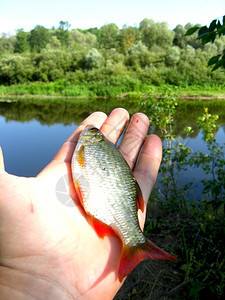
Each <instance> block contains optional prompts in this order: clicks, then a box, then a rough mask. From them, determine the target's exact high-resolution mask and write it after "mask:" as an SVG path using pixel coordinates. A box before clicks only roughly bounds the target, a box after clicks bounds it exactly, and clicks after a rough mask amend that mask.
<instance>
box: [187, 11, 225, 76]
mask: <svg viewBox="0 0 225 300" xmlns="http://www.w3.org/2000/svg"><path fill="white" fill-rule="evenodd" d="M196 31H198V39H199V40H201V41H202V44H203V45H204V44H207V43H209V42H211V43H214V42H215V40H216V37H221V36H224V35H225V16H223V21H222V24H221V22H220V20H219V19H215V20H213V21H212V22H211V23H210V25H209V26H208V27H207V26H202V27H201V26H194V27H191V28H190V29H188V30H187V32H186V34H185V35H186V36H188V35H192V34H193V33H195V32H196ZM224 51H225V48H224ZM224 51H223V52H224ZM208 65H209V66H211V65H214V67H213V69H212V70H213V71H215V70H216V69H218V68H220V67H225V53H223V54H218V55H216V56H213V57H212V58H211V59H210V60H209V62H208Z"/></svg>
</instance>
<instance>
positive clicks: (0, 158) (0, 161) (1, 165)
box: [0, 147, 5, 172]
mask: <svg viewBox="0 0 225 300" xmlns="http://www.w3.org/2000/svg"><path fill="white" fill-rule="evenodd" d="M2 171H5V165H4V158H3V153H2V148H1V147H0V172H2Z"/></svg>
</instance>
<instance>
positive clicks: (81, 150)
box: [77, 145, 84, 168]
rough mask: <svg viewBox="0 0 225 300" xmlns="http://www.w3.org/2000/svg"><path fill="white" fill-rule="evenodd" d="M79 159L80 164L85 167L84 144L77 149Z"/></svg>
mask: <svg viewBox="0 0 225 300" xmlns="http://www.w3.org/2000/svg"><path fill="white" fill-rule="evenodd" d="M77 161H78V163H79V165H80V166H81V167H82V168H83V167H84V146H83V145H82V146H81V147H80V149H79V150H78V151H77Z"/></svg>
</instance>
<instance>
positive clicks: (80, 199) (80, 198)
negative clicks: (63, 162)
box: [74, 179, 83, 206]
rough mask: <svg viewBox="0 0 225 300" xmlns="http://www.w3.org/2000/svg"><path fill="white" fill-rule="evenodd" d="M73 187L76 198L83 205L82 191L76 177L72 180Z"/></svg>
mask: <svg viewBox="0 0 225 300" xmlns="http://www.w3.org/2000/svg"><path fill="white" fill-rule="evenodd" d="M74 187H75V192H76V195H77V198H78V199H79V201H80V204H81V205H82V206H83V195H82V191H81V188H80V185H79V182H78V180H76V179H75V180H74Z"/></svg>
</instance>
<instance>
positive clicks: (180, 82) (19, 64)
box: [0, 18, 225, 98]
mask: <svg viewBox="0 0 225 300" xmlns="http://www.w3.org/2000/svg"><path fill="white" fill-rule="evenodd" d="M192 26H193V25H192V24H190V23H188V24H186V25H185V26H182V25H179V24H178V25H177V26H176V27H175V28H174V29H173V30H171V29H169V28H168V26H167V23H165V22H160V23H159V22H154V21H153V20H150V19H147V18H146V19H144V20H143V21H141V22H140V24H139V26H137V27H132V26H126V25H124V26H123V28H118V26H117V25H116V24H113V23H110V24H107V25H104V26H102V27H101V28H90V29H87V30H81V29H70V24H69V23H68V22H64V21H60V23H59V27H58V28H54V27H53V28H51V29H47V28H45V27H43V26H41V25H37V26H36V27H35V28H34V29H32V30H31V31H29V32H25V31H24V30H23V29H22V28H21V29H18V30H17V31H16V34H15V35H8V34H4V33H2V34H1V35H0V97H1V96H7V95H50V96H66V97H68V96H73V97H96V96H103V97H124V96H126V95H128V96H131V97H140V96H141V95H142V93H146V92H148V93H149V92H150V93H152V94H153V95H157V94H160V93H161V92H162V90H163V89H164V87H165V86H167V87H168V86H169V87H170V89H172V90H174V91H176V92H177V94H178V97H181V98H182V97H184V98H186V97H214V98H223V97H224V95H225V72H224V70H223V68H220V69H218V70H216V71H213V72H212V67H209V66H208V62H209V60H210V58H212V57H214V56H216V55H217V56H218V53H222V52H223V49H224V48H225V36H223V35H222V36H220V37H219V36H218V37H216V39H215V41H214V42H213V43H211V42H210V43H206V44H202V42H201V41H200V40H198V39H197V37H198V34H197V32H195V33H194V34H192V35H191V36H190V35H189V36H185V34H186V33H187V31H188V30H189V31H190V28H192Z"/></svg>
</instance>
